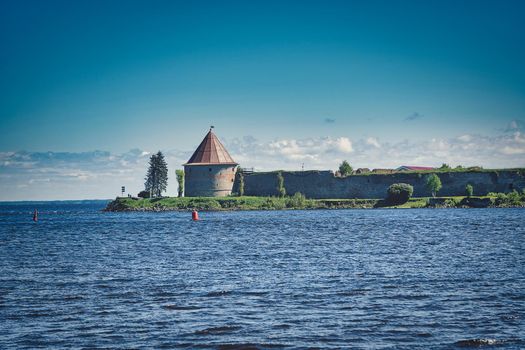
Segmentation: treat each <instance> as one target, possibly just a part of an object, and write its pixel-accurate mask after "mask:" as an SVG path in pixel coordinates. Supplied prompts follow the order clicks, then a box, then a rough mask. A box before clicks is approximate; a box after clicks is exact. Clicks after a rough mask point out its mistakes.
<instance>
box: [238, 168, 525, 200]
mask: <svg viewBox="0 0 525 350" xmlns="http://www.w3.org/2000/svg"><path fill="white" fill-rule="evenodd" d="M282 175H283V177H284V187H285V188H286V193H287V194H289V195H293V194H294V193H296V192H301V193H302V194H304V195H305V196H306V197H307V198H385V196H386V193H387V189H388V186H390V185H392V184H394V183H400V182H402V183H407V184H410V185H412V186H413V187H414V194H413V197H428V196H431V193H430V192H429V191H428V189H427V188H426V176H427V174H422V173H395V174H367V175H352V176H348V177H344V178H339V177H335V176H334V174H333V173H332V172H331V171H304V172H288V171H283V172H282ZM438 176H439V178H440V179H441V183H442V184H443V188H442V189H441V190H440V191H439V196H462V195H464V194H465V186H466V185H467V184H471V185H472V186H473V187H474V194H475V195H479V196H481V195H486V194H487V193H489V192H505V193H506V192H510V191H512V190H514V189H515V190H518V191H522V190H523V189H524V188H525V177H524V175H523V174H522V173H520V172H519V171H517V170H501V171H472V172H449V173H438ZM237 189H238V182H236V183H235V184H234V188H233V191H234V192H235V191H237ZM244 194H245V195H247V196H277V195H278V191H277V172H269V173H253V174H245V176H244Z"/></svg>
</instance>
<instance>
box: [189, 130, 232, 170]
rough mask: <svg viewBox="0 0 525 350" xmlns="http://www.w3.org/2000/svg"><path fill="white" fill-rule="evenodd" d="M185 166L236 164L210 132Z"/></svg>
mask: <svg viewBox="0 0 525 350" xmlns="http://www.w3.org/2000/svg"><path fill="white" fill-rule="evenodd" d="M186 164H196V165H198V164H237V163H235V162H234V160H233V159H232V157H231V156H230V154H229V153H228V151H226V148H224V146H223V145H222V143H221V141H219V139H218V138H217V136H215V134H214V133H213V132H212V131H211V129H210V131H209V132H208V134H207V135H206V136H205V137H204V140H202V142H201V144H200V145H199V147H197V149H196V150H195V152H194V153H193V155H192V156H191V158H190V160H188V162H187V163H186Z"/></svg>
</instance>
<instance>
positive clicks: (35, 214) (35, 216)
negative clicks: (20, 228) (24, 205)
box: [33, 209, 38, 222]
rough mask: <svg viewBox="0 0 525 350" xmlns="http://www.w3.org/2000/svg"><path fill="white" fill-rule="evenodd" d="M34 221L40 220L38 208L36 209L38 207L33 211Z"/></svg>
mask: <svg viewBox="0 0 525 350" xmlns="http://www.w3.org/2000/svg"><path fill="white" fill-rule="evenodd" d="M33 221H34V222H37V221H38V210H36V209H35V212H34V213H33Z"/></svg>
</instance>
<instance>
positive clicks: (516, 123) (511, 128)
mask: <svg viewBox="0 0 525 350" xmlns="http://www.w3.org/2000/svg"><path fill="white" fill-rule="evenodd" d="M524 129H525V121H523V120H519V119H514V120H511V121H510V122H509V123H508V124H507V126H506V127H505V129H503V131H504V132H516V131H523V130H524Z"/></svg>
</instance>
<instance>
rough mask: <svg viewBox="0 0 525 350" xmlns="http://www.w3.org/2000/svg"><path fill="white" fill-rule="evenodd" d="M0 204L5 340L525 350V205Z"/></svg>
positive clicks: (17, 344)
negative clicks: (149, 207) (193, 209)
mask: <svg viewBox="0 0 525 350" xmlns="http://www.w3.org/2000/svg"><path fill="white" fill-rule="evenodd" d="M33 207H34V206H31V205H29V206H21V205H19V206H7V205H2V206H0V348H2V349H11V348H27V349H34V348H64V349H70V348H90V349H94V348H152V349H160V348H166V349H169V348H190V349H191V348H222V349H237V348H308V347H314V348H317V347H318V348H365V349H377V348H406V349H413V348H422V349H423V348H445V349H448V348H452V349H454V348H464V347H467V348H468V347H478V346H481V347H483V348H508V349H519V348H525V210H523V209H479V210H478V209H465V210H463V209H450V210H447V209H442V210H424V209H423V210H338V211H335V210H334V211H281V212H226V213H201V217H202V218H203V219H204V220H203V221H201V222H191V221H190V214H189V213H103V212H100V211H99V209H100V208H101V207H103V205H102V204H101V203H96V204H92V205H87V204H77V205H71V204H69V205H68V204H60V205H54V204H50V205H42V204H39V205H38V207H39V208H40V221H39V222H38V223H33V222H32V221H31V210H32V209H33Z"/></svg>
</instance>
